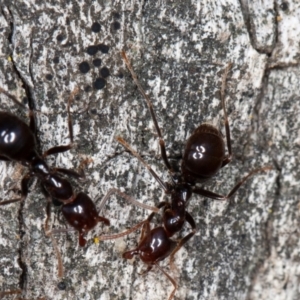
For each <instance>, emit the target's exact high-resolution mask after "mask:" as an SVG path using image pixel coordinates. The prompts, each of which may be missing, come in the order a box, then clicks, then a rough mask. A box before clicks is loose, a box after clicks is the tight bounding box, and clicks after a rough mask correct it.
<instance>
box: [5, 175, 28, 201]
mask: <svg viewBox="0 0 300 300" xmlns="http://www.w3.org/2000/svg"><path fill="white" fill-rule="evenodd" d="M30 178H31V175H30V174H29V173H27V174H26V175H25V176H24V177H23V179H22V181H21V197H20V198H17V199H10V200H5V201H2V202H0V205H7V204H10V203H14V202H19V201H24V200H25V199H26V198H27V195H28V183H29V180H30Z"/></svg>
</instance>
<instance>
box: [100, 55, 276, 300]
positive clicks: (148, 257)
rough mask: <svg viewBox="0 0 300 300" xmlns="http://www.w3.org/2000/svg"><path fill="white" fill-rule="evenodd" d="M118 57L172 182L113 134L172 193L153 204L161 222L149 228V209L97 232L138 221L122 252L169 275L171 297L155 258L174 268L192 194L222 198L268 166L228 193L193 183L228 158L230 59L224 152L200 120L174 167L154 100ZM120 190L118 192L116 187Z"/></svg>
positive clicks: (209, 127)
mask: <svg viewBox="0 0 300 300" xmlns="http://www.w3.org/2000/svg"><path fill="white" fill-rule="evenodd" d="M122 57H123V60H124V62H125V64H126V66H127V68H128V70H129V71H130V73H131V76H132V78H133V80H134V82H135V84H136V85H137V87H138V89H139V91H140V92H141V94H142V95H143V97H144V99H145V101H146V103H147V105H148V108H149V110H150V114H151V117H152V120H153V123H154V126H155V129H156V133H157V135H158V139H159V145H160V152H161V158H162V160H163V162H164V164H165V166H166V168H167V170H168V172H169V174H170V177H171V182H170V183H166V182H163V180H162V179H161V178H160V176H159V175H158V174H157V173H156V172H155V171H154V170H153V169H152V168H151V167H150V166H149V165H148V164H147V163H146V162H145V161H144V159H143V158H142V157H141V156H140V155H139V154H138V153H137V152H136V151H135V150H134V149H133V148H132V147H131V146H130V145H129V144H128V143H127V142H126V141H125V140H124V139H123V138H121V137H117V138H116V139H117V141H118V142H119V143H120V144H122V145H123V147H124V148H125V149H127V150H128V151H129V152H130V153H131V154H132V155H134V156H135V157H136V158H137V159H138V160H139V161H140V162H141V163H142V164H143V165H144V166H145V167H146V168H147V169H148V171H149V172H150V173H151V175H152V176H153V177H154V178H155V180H156V181H157V182H158V184H159V185H160V186H161V188H162V189H163V190H164V192H165V193H166V194H167V195H169V196H170V198H171V199H170V202H161V203H159V204H157V205H156V207H157V209H163V213H162V218H161V222H160V223H161V225H159V226H157V227H154V228H151V222H152V219H153V217H154V216H155V212H153V213H151V214H150V216H149V217H148V218H147V219H146V220H145V221H142V222H140V223H139V224H137V225H135V226H133V227H132V228H130V229H129V230H127V231H125V232H122V233H119V234H112V235H105V236H100V237H99V239H100V240H111V239H116V238H119V237H122V236H125V235H128V234H130V233H131V232H133V231H135V230H137V229H138V228H140V227H142V233H141V238H140V242H139V244H138V246H137V247H136V248H135V249H133V250H129V251H126V252H125V253H123V258H126V259H131V258H133V256H134V255H138V256H139V257H140V259H141V260H142V261H143V262H144V263H145V264H146V265H147V269H146V270H145V272H144V273H146V272H148V271H150V270H151V269H152V268H153V267H156V268H158V269H159V270H160V271H161V272H162V273H163V274H164V275H165V276H166V277H167V278H168V280H170V282H171V283H172V285H173V287H174V288H173V291H172V292H171V294H170V296H169V300H171V299H173V297H174V295H175V292H176V289H177V286H178V285H177V283H176V281H175V280H174V279H173V278H172V277H171V276H170V275H169V274H168V273H167V272H166V271H165V270H163V268H161V267H160V266H159V262H160V261H162V260H164V259H165V258H167V257H170V265H171V268H174V265H173V264H174V259H175V254H176V253H177V252H178V251H179V249H180V248H181V247H182V246H183V245H184V244H185V243H187V242H188V241H189V240H190V239H191V238H192V237H193V236H194V234H195V233H196V224H195V221H194V219H193V217H192V215H191V214H190V213H189V212H188V211H187V209H186V208H187V206H188V204H189V201H190V198H191V196H192V194H198V195H201V196H204V197H208V198H211V199H214V200H221V201H226V200H228V199H229V198H230V197H232V196H233V195H234V194H235V192H236V191H237V190H238V189H239V187H240V186H241V185H242V184H243V183H244V182H245V181H246V180H247V179H248V178H249V177H251V176H252V175H254V174H256V173H258V172H262V171H267V170H270V169H271V168H270V167H268V166H266V167H263V168H258V169H255V170H253V171H251V172H250V173H249V174H248V175H246V176H245V177H243V178H242V179H241V180H240V181H239V182H238V183H237V184H236V185H235V186H234V187H233V188H232V190H231V191H230V192H229V193H228V194H227V195H219V194H216V193H214V192H212V191H209V190H206V189H204V188H201V187H197V185H196V183H199V182H204V181H206V180H208V179H210V178H212V177H213V176H215V175H216V174H217V173H218V171H219V170H220V169H221V168H223V167H224V166H226V165H227V164H228V163H229V162H230V161H231V160H232V150H231V141H230V128H229V122H228V116H227V112H226V108H225V89H226V80H227V76H228V72H229V70H230V69H231V65H228V66H227V67H226V69H225V72H224V75H223V77H222V85H221V89H220V98H221V104H222V109H223V113H224V118H225V132H226V141H227V152H228V153H227V154H226V153H225V143H224V140H223V138H222V134H221V132H220V131H219V130H218V129H217V128H215V127H213V126H212V125H208V124H201V125H200V126H198V127H197V128H196V129H195V131H194V132H193V134H192V135H191V136H190V137H189V138H188V140H187V142H186V145H185V150H184V154H183V159H182V163H181V170H178V171H175V170H174V169H173V168H172V167H171V165H170V163H169V159H168V156H167V153H166V147H165V142H164V139H163V137H162V134H161V130H160V128H159V126H158V122H157V118H156V115H155V112H154V109H153V104H152V102H151V100H150V98H149V97H148V96H147V95H146V93H145V91H144V89H143V88H142V86H141V84H140V82H139V81H138V79H137V75H136V74H135V72H134V70H133V68H132V66H131V64H130V61H129V59H128V58H127V56H126V53H125V52H124V51H122ZM119 194H121V193H120V192H119ZM110 195H111V193H109V194H108V195H107V197H105V198H104V199H103V203H104V202H105V201H106V200H107V198H108V197H109V196H110ZM140 206H141V205H140ZM185 222H187V223H188V224H189V225H190V227H191V231H190V233H188V234H187V235H186V236H184V237H183V238H181V239H179V240H174V238H173V236H174V235H175V234H176V233H178V232H180V231H181V229H182V228H183V225H184V224H185Z"/></svg>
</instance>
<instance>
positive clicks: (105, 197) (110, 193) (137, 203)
mask: <svg viewBox="0 0 300 300" xmlns="http://www.w3.org/2000/svg"><path fill="white" fill-rule="evenodd" d="M113 194H118V195H119V196H120V197H122V198H123V199H125V200H126V201H128V202H130V203H131V204H133V205H136V206H138V207H141V208H144V209H148V210H151V211H153V212H156V213H158V211H159V208H157V207H154V206H150V205H147V204H144V203H141V202H139V201H137V200H135V199H134V198H133V197H131V196H129V195H127V194H125V193H123V192H121V191H120V190H118V189H116V188H111V189H109V190H108V192H107V193H106V195H105V196H104V197H103V198H102V200H101V203H100V206H99V211H101V210H102V209H103V207H104V205H105V203H106V202H107V200H108V199H109V198H110V197H111V195H113Z"/></svg>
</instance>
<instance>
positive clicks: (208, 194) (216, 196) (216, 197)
mask: <svg viewBox="0 0 300 300" xmlns="http://www.w3.org/2000/svg"><path fill="white" fill-rule="evenodd" d="M271 169H272V167H270V166H266V167H264V168H260V169H256V170H253V171H251V172H250V173H249V174H248V175H246V176H245V177H244V178H242V180H241V181H239V182H238V183H237V184H236V185H235V186H234V187H233V189H232V190H231V191H230V192H229V193H228V194H227V195H226V196H224V195H219V194H216V193H214V192H211V191H207V190H204V189H202V188H195V189H193V193H195V194H198V195H201V196H204V197H208V198H211V199H214V200H228V199H229V198H230V197H231V196H232V195H233V194H234V193H235V192H236V191H237V190H238V189H239V188H240V187H241V185H242V184H243V183H245V182H246V181H247V179H248V178H249V177H251V176H252V175H254V174H256V173H259V172H264V171H269V170H271Z"/></svg>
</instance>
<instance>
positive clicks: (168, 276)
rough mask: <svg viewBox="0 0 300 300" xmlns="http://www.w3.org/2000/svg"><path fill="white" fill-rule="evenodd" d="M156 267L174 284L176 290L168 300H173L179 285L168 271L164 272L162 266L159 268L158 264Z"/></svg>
mask: <svg viewBox="0 0 300 300" xmlns="http://www.w3.org/2000/svg"><path fill="white" fill-rule="evenodd" d="M155 265H156V267H157V268H158V269H159V270H160V271H161V272H162V273H163V274H164V275H165V276H166V277H167V278H168V279H169V280H170V281H171V282H172V284H173V286H174V290H173V291H172V293H171V295H170V296H169V298H168V300H172V299H173V298H174V295H175V292H176V290H177V283H176V281H175V280H174V279H173V278H172V277H171V276H170V275H169V274H168V273H167V272H166V271H164V269H163V268H162V267H161V266H159V265H158V264H157V263H156V264H155Z"/></svg>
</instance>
